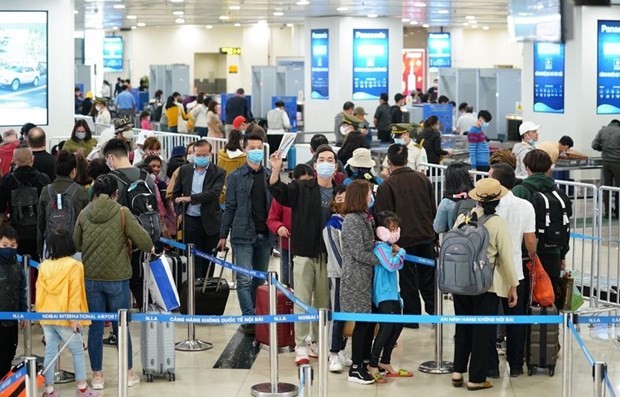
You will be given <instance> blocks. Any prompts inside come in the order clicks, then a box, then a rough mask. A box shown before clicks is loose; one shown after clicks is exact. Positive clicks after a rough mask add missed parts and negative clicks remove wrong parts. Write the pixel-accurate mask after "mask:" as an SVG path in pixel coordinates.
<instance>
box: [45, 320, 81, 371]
mask: <svg viewBox="0 0 620 397" xmlns="http://www.w3.org/2000/svg"><path fill="white" fill-rule="evenodd" d="M79 332H80V331H79V330H78V331H77V332H73V333H72V334H71V336H70V337H69V339H67V341H66V342H65V344H64V345H62V346H61V347H60V349H58V353H56V355H55V356H54V358H52V361H50V362H49V363H48V364H47V366H46V367H45V368H43V369H42V370H41V372H40V374H43V375H45V373H46V372H47V371H49V369H50V368H51V367H52V366H53V365H54V364H55V363H56V360H58V357H60V353H62V351H63V350H65V348H66V347H67V346H68V345H69V343H70V342H71V340H72V339H73V337H74V336H75V335H77V334H78V333H79Z"/></svg>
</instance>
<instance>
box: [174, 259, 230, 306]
mask: <svg viewBox="0 0 620 397" xmlns="http://www.w3.org/2000/svg"><path fill="white" fill-rule="evenodd" d="M228 251H229V249H228V248H226V249H225V250H224V251H223V252H224V258H223V259H224V260H226V258H227V257H228ZM212 254H213V255H214V256H215V255H217V254H218V251H217V250H213V253H212ZM211 266H214V264H213V262H211V263H209V269H207V274H209V272H210V269H211ZM223 272H224V267H222V266H220V275H219V276H218V277H211V278H204V279H197V280H194V314H198V315H204V316H221V315H222V314H224V310H226V303H227V302H228V296H229V295H230V286H229V285H228V282H227V281H226V279H224V278H222V273H223ZM179 296H180V298H181V313H182V314H187V281H184V282H183V283H182V285H181V290H180V291H179Z"/></svg>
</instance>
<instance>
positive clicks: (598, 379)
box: [592, 361, 607, 397]
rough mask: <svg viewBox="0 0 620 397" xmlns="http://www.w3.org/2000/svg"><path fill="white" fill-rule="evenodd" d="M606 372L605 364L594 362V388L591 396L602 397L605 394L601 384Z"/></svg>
mask: <svg viewBox="0 0 620 397" xmlns="http://www.w3.org/2000/svg"><path fill="white" fill-rule="evenodd" d="M606 372H607V363H605V362H603V361H596V362H594V367H593V375H594V387H593V394H592V395H593V396H594V397H603V395H604V392H605V386H604V384H603V379H604V378H605V373H606Z"/></svg>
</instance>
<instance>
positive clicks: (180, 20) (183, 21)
mask: <svg viewBox="0 0 620 397" xmlns="http://www.w3.org/2000/svg"><path fill="white" fill-rule="evenodd" d="M174 22H176V23H185V19H183V18H177V19H175V20H174Z"/></svg>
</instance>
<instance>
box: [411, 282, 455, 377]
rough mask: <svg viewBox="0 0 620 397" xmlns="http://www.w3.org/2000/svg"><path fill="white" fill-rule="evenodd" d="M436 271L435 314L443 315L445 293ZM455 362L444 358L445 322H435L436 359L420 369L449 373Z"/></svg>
mask: <svg viewBox="0 0 620 397" xmlns="http://www.w3.org/2000/svg"><path fill="white" fill-rule="evenodd" d="M437 274H438V272H437V271H435V314H436V315H438V316H441V315H443V294H442V293H441V291H440V290H439V283H438V282H437ZM453 368H454V364H453V363H452V362H451V361H444V360H443V324H441V323H438V324H435V360H431V361H425V362H423V363H422V364H420V366H419V367H418V371H420V372H424V373H427V374H436V375H438V374H449V373H452V370H453Z"/></svg>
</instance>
